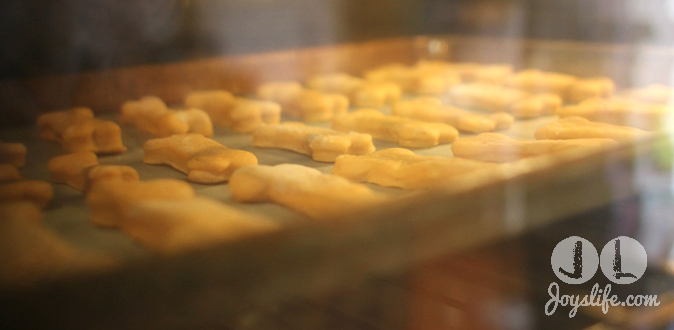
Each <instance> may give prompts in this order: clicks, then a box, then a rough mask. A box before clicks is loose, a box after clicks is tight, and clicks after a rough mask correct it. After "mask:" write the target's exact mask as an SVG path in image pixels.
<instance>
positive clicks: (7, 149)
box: [0, 142, 26, 167]
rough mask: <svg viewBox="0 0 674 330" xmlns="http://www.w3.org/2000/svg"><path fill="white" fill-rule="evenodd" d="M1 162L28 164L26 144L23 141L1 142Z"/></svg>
mask: <svg viewBox="0 0 674 330" xmlns="http://www.w3.org/2000/svg"><path fill="white" fill-rule="evenodd" d="M0 164H10V165H13V166H15V167H21V166H23V165H25V164H26V146H24V145H23V144H21V143H6V142H0Z"/></svg>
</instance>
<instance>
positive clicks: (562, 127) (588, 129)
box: [534, 117, 651, 141]
mask: <svg viewBox="0 0 674 330" xmlns="http://www.w3.org/2000/svg"><path fill="white" fill-rule="evenodd" d="M650 135H651V134H650V133H649V132H647V131H644V130H640V129H638V128H634V127H628V126H618V125H611V124H607V123H600V122H593V121H589V120H587V119H585V118H582V117H565V118H561V119H558V120H557V121H556V122H554V123H551V124H548V125H545V126H542V127H539V128H538V129H537V130H536V132H535V133H534V137H535V138H536V139H537V140H546V139H549V140H567V139H586V138H607V139H613V140H618V141H621V140H622V141H625V140H634V139H637V138H639V137H645V136H650Z"/></svg>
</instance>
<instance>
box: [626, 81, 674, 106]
mask: <svg viewBox="0 0 674 330" xmlns="http://www.w3.org/2000/svg"><path fill="white" fill-rule="evenodd" d="M628 96H629V97H630V98H633V99H635V100H638V101H642V102H651V103H659V104H670V103H672V101H674V88H672V87H671V86H666V85H661V84H652V85H648V86H646V87H643V88H637V89H634V90H631V91H629V93H628Z"/></svg>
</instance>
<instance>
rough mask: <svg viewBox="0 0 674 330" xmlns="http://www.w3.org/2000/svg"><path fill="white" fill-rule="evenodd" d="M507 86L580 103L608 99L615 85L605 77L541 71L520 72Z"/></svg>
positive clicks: (508, 81)
mask: <svg viewBox="0 0 674 330" xmlns="http://www.w3.org/2000/svg"><path fill="white" fill-rule="evenodd" d="M505 84H506V86H509V87H512V88H517V89H521V90H524V91H528V92H533V93H541V92H545V93H552V94H555V95H558V96H559V97H562V98H564V99H565V100H567V101H571V102H580V101H582V100H584V99H587V98H592V97H608V96H610V95H611V94H613V90H614V89H615V84H614V83H613V81H612V80H611V79H608V78H604V77H597V78H584V79H581V78H578V77H575V76H571V75H568V74H563V73H557V72H546V71H541V70H535V69H530V70H523V71H520V72H518V73H516V74H514V75H513V76H511V77H510V78H508V79H507V80H506V82H505Z"/></svg>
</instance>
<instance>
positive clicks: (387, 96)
mask: <svg viewBox="0 0 674 330" xmlns="http://www.w3.org/2000/svg"><path fill="white" fill-rule="evenodd" d="M307 86H309V88H311V89H315V90H318V91H321V92H324V93H339V94H344V95H346V96H347V97H348V98H349V102H350V103H351V104H352V105H354V106H357V107H381V106H384V105H386V104H390V103H392V102H395V101H397V100H398V99H399V98H400V96H401V95H402V89H401V88H400V86H398V85H396V84H394V83H392V82H388V81H368V80H364V79H361V78H357V77H354V76H351V75H348V74H345V73H332V74H324V75H318V76H315V77H313V78H311V79H310V80H309V81H308V82H307Z"/></svg>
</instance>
